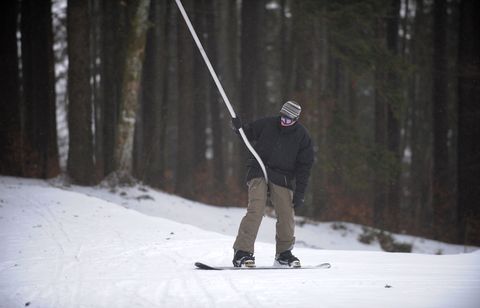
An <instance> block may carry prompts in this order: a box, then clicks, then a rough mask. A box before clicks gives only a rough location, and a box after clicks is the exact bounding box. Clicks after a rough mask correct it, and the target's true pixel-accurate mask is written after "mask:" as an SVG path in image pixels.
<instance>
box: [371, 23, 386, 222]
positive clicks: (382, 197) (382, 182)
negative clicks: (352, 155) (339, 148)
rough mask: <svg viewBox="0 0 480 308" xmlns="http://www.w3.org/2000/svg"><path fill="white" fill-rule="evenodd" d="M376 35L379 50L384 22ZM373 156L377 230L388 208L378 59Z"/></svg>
mask: <svg viewBox="0 0 480 308" xmlns="http://www.w3.org/2000/svg"><path fill="white" fill-rule="evenodd" d="M376 32H377V33H376V35H377V40H378V44H379V45H380V48H384V46H382V45H383V44H384V40H385V21H384V20H383V19H381V18H379V19H378V20H377V25H376ZM374 74H375V76H374V78H375V128H374V131H375V138H374V142H375V154H376V155H377V157H376V161H377V164H376V165H375V176H374V199H373V211H374V218H373V219H374V224H375V225H376V226H378V227H379V228H385V212H386V208H387V206H388V204H387V202H388V187H387V172H388V171H387V170H385V169H384V168H383V166H382V165H383V164H380V163H378V162H381V161H383V160H384V155H385V154H384V153H385V151H386V149H387V134H386V132H387V102H386V100H385V93H384V91H385V80H386V74H385V65H384V63H383V62H382V59H378V60H377V62H376V66H375V73H374Z"/></svg>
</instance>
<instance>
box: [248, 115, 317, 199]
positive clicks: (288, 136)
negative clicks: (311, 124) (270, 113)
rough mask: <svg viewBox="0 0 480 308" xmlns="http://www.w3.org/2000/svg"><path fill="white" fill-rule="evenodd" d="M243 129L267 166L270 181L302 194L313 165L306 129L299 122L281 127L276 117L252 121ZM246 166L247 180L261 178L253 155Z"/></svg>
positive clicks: (310, 142) (310, 144)
mask: <svg viewBox="0 0 480 308" xmlns="http://www.w3.org/2000/svg"><path fill="white" fill-rule="evenodd" d="M243 129H244V131H245V135H246V136H247V138H248V140H249V141H250V143H252V145H253V147H254V148H255V150H256V151H257V153H258V155H259V156H260V158H261V159H262V161H263V163H264V164H265V166H266V167H267V174H268V177H269V180H270V181H271V182H272V183H274V184H276V185H280V186H283V187H287V188H290V189H292V190H295V193H300V194H302V195H303V194H304V193H305V189H306V187H307V183H308V178H309V177H310V169H311V168H312V164H313V146H312V141H311V139H310V136H309V134H308V131H307V129H306V128H305V127H304V126H303V125H301V124H300V123H298V122H297V123H295V124H294V125H292V126H288V127H284V126H282V125H281V123H280V117H279V116H277V117H268V118H263V119H260V120H257V121H254V122H252V123H250V124H246V125H244V126H243ZM247 165H248V167H249V170H248V173H247V181H249V180H251V179H253V178H256V177H262V176H263V173H262V170H261V168H260V166H259V164H258V162H257V161H256V160H255V158H254V157H253V156H252V155H250V158H249V159H248V163H247Z"/></svg>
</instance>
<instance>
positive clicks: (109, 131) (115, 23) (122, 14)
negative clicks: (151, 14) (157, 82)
mask: <svg viewBox="0 0 480 308" xmlns="http://www.w3.org/2000/svg"><path fill="white" fill-rule="evenodd" d="M103 14H104V16H103V20H102V29H103V36H102V54H101V62H102V79H103V87H102V90H103V103H102V107H101V108H102V112H101V115H100V116H101V120H100V121H99V122H101V123H102V124H103V125H102V127H98V128H97V129H98V131H99V132H101V134H102V135H103V155H102V157H97V159H98V160H97V167H99V168H102V169H100V170H99V171H97V172H98V173H99V175H101V176H104V175H107V174H109V173H111V172H113V171H114V169H115V139H116V138H115V135H116V130H117V129H116V127H117V125H118V119H119V109H120V101H121V93H122V78H123V76H122V75H123V71H124V70H123V67H124V66H125V49H126V36H127V35H126V32H127V25H128V20H127V18H126V15H127V14H126V8H125V6H124V5H123V4H122V2H120V1H103Z"/></svg>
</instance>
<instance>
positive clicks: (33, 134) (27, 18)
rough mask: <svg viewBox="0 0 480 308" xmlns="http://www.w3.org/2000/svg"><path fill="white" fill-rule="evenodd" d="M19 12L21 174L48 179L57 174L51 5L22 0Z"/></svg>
mask: <svg viewBox="0 0 480 308" xmlns="http://www.w3.org/2000/svg"><path fill="white" fill-rule="evenodd" d="M21 11H22V22H21V31H22V71H23V74H22V77H23V99H24V104H25V109H24V110H25V118H24V121H25V131H26V135H27V136H26V141H25V151H26V157H25V159H26V165H25V168H26V169H25V175H26V176H31V177H40V178H51V177H54V176H56V175H58V173H59V172H60V167H59V161H58V147H57V129H56V116H55V110H56V106H55V73H54V60H53V45H52V42H53V32H52V16H51V2H50V1H49V0H41V1H39V0H24V1H22V9H21Z"/></svg>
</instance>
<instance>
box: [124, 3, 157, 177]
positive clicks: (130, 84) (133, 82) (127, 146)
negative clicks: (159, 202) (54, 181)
mask: <svg viewBox="0 0 480 308" xmlns="http://www.w3.org/2000/svg"><path fill="white" fill-rule="evenodd" d="M132 5H133V7H132V8H134V10H133V11H132V12H133V14H132V17H131V18H132V19H131V23H130V32H129V35H128V43H127V51H126V52H127V53H126V58H125V60H126V64H125V70H124V73H123V83H122V98H121V107H120V118H119V121H118V127H117V130H118V131H117V137H116V146H115V161H116V171H117V172H118V174H119V176H120V178H128V177H130V176H131V175H132V171H133V141H134V140H133V139H134V130H135V121H136V114H137V111H138V105H139V103H138V100H139V91H140V81H141V76H142V67H143V58H144V52H145V41H146V33H147V29H148V11H149V6H150V0H136V1H132Z"/></svg>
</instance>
